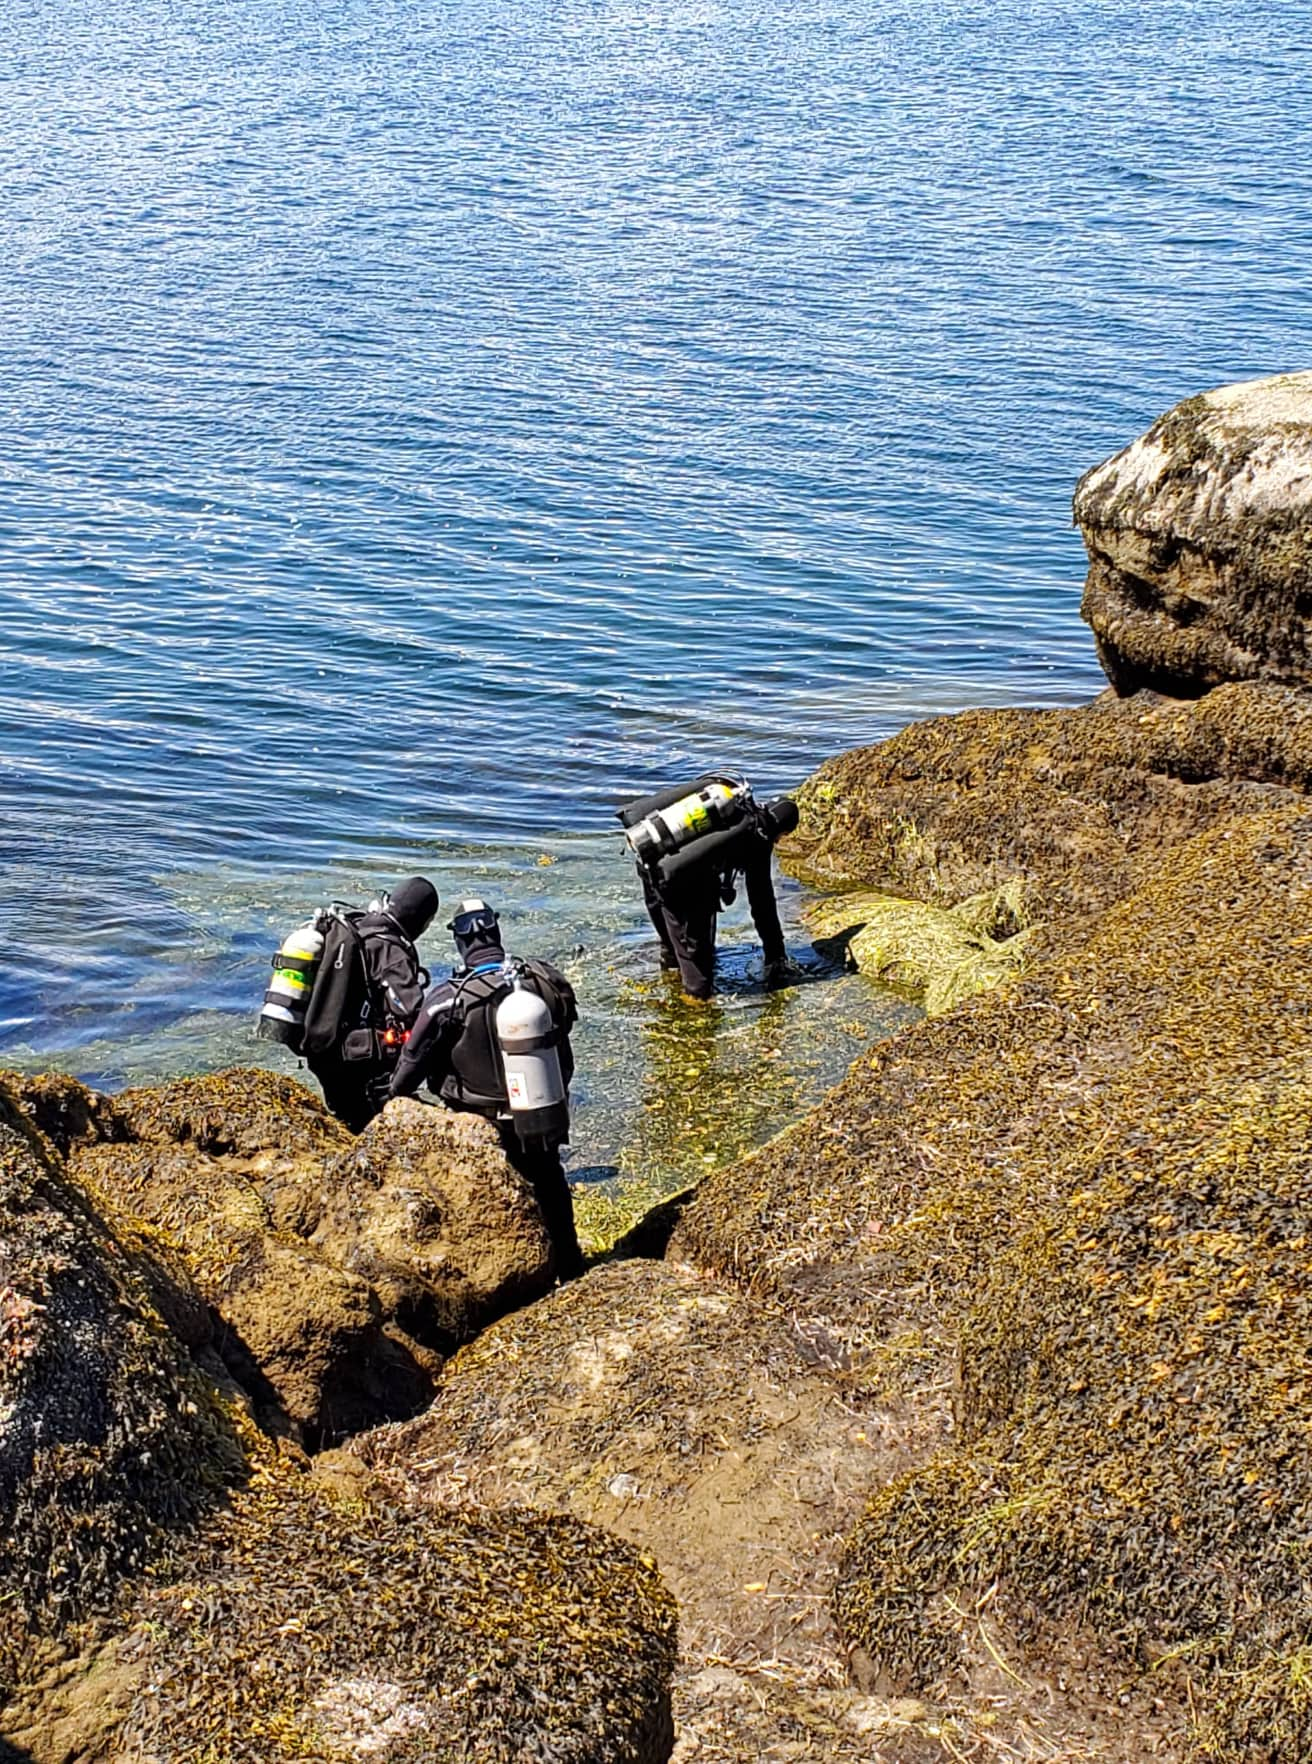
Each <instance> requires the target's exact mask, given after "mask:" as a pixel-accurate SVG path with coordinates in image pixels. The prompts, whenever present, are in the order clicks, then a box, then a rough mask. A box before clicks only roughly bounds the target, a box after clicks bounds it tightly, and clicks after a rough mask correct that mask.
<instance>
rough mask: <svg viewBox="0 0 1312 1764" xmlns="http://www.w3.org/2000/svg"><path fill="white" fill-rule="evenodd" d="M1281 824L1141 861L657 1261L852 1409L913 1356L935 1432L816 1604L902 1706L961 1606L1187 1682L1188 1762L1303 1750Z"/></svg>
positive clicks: (1301, 859) (1290, 844) (1291, 977)
mask: <svg viewBox="0 0 1312 1764" xmlns="http://www.w3.org/2000/svg"><path fill="white" fill-rule="evenodd" d="M1310 1071H1312V810H1309V809H1308V808H1307V807H1306V806H1304V805H1301V804H1297V803H1295V804H1294V805H1293V806H1290V807H1286V808H1282V809H1280V810H1278V811H1276V812H1267V813H1243V814H1240V815H1238V816H1234V817H1231V818H1228V819H1223V820H1222V821H1220V822H1219V823H1218V824H1216V825H1215V826H1213V828H1212V829H1211V830H1210V831H1209V832H1207V833H1205V834H1203V835H1201V836H1199V837H1198V838H1196V839H1194V840H1192V841H1189V842H1188V843H1185V844H1180V845H1177V846H1174V847H1172V848H1168V849H1167V850H1166V851H1165V852H1159V853H1158V857H1157V862H1156V864H1155V866H1154V869H1153V873H1152V874H1151V876H1150V877H1149V878H1148V879H1147V880H1145V883H1144V885H1143V886H1142V887H1141V888H1140V889H1139V890H1138V892H1136V893H1134V894H1132V895H1130V896H1129V897H1128V898H1126V899H1124V900H1122V901H1121V902H1120V903H1119V904H1118V905H1116V906H1114V907H1113V908H1112V909H1111V910H1110V911H1108V912H1106V913H1105V914H1104V915H1102V916H1101V917H1100V918H1099V919H1097V920H1095V921H1092V922H1090V921H1076V920H1069V919H1068V920H1066V921H1064V922H1063V923H1061V924H1059V925H1056V926H1052V927H1050V928H1049V931H1048V934H1047V942H1046V945H1045V952H1044V959H1043V960H1041V961H1037V962H1035V964H1034V965H1033V966H1032V967H1031V968H1030V969H1029V971H1028V972H1027V973H1026V974H1025V975H1024V976H1023V977H1022V978H1021V979H1020V980H1019V981H1017V982H1016V983H1015V984H1013V985H1011V986H1009V987H1006V988H1003V989H1001V990H998V991H995V992H992V993H986V994H982V995H980V996H977V997H975V998H973V999H971V1000H970V1001H968V1002H967V1003H966V1004H965V1005H963V1006H961V1007H959V1008H958V1009H957V1010H955V1011H953V1012H949V1013H947V1014H945V1015H943V1016H941V1017H938V1018H935V1019H933V1020H932V1021H927V1022H925V1023H923V1024H919V1025H916V1026H913V1027H912V1028H910V1029H907V1030H904V1031H903V1032H902V1033H901V1034H900V1035H898V1036H896V1037H895V1038H893V1039H892V1040H891V1041H889V1042H887V1043H884V1044H883V1045H882V1046H880V1047H878V1048H875V1049H873V1050H872V1051H871V1053H870V1055H869V1056H868V1057H867V1058H866V1059H864V1060H862V1061H860V1062H858V1063H857V1065H856V1066H855V1067H854V1068H853V1071H852V1074H851V1075H850V1076H849V1078H848V1079H847V1080H846V1081H845V1082H844V1083H843V1084H842V1085H840V1086H839V1087H838V1088H837V1089H836V1090H835V1091H833V1092H831V1094H830V1096H829V1098H828V1099H827V1100H826V1102H825V1104H824V1105H822V1107H821V1108H820V1109H818V1110H817V1111H815V1112H814V1114H813V1115H812V1116H811V1117H810V1118H809V1119H808V1120H807V1121H806V1122H804V1123H802V1124H800V1125H799V1126H797V1127H795V1128H793V1129H792V1130H791V1131H790V1132H789V1133H787V1134H786V1135H785V1136H784V1137H783V1138H782V1139H781V1140H780V1141H779V1142H777V1143H776V1144H774V1145H772V1146H770V1147H767V1148H765V1149H764V1150H763V1151H761V1152H759V1153H757V1154H755V1155H754V1156H753V1157H751V1158H749V1159H747V1160H744V1162H742V1163H741V1164H739V1165H738V1166H736V1167H735V1168H734V1169H732V1170H728V1171H724V1172H719V1173H717V1174H715V1175H714V1176H711V1177H709V1178H708V1179H707V1180H706V1181H705V1182H704V1183H703V1184H702V1185H701V1188H700V1189H699V1192H698V1195H697V1197H696V1198H695V1200H694V1201H693V1202H692V1204H691V1205H690V1206H689V1208H688V1209H687V1211H686V1212H685V1214H684V1216H683V1219H682V1220H681V1222H680V1224H679V1227H678V1229H677V1231H676V1234H675V1238H674V1243H673V1245H672V1253H674V1254H678V1255H683V1256H687V1257H691V1258H693V1259H695V1260H697V1261H698V1262H700V1263H701V1264H702V1265H705V1266H710V1267H713V1268H719V1269H722V1270H723V1271H725V1272H726V1273H730V1274H736V1275H737V1276H738V1277H739V1278H750V1280H751V1281H752V1283H753V1284H754V1286H755V1287H757V1288H758V1289H760V1290H763V1291H765V1292H767V1293H769V1294H771V1295H773V1296H775V1297H776V1298H777V1299H779V1300H780V1301H783V1302H788V1303H791V1304H794V1305H796V1306H798V1307H799V1308H800V1307H802V1306H805V1307H806V1310H807V1314H808V1315H809V1316H811V1317H812V1318H815V1319H819V1320H823V1321H824V1323H825V1325H826V1327H827V1328H829V1330H830V1331H831V1333H833V1334H834V1335H835V1336H836V1337H837V1338H838V1339H840V1340H842V1341H843V1342H844V1343H845V1345H846V1346H847V1348H848V1351H849V1353H850V1354H851V1356H852V1358H853V1361H854V1370H853V1374H852V1377H853V1379H854V1381H855V1386H856V1387H861V1386H864V1387H866V1388H871V1387H882V1386H885V1385H886V1386H889V1387H891V1388H894V1389H897V1388H903V1389H905V1388H908V1386H910V1387H913V1388H914V1386H915V1384H916V1383H917V1381H919V1380H921V1379H923V1378H924V1376H925V1362H924V1358H923V1353H918V1354H917V1355H916V1356H913V1357H912V1362H911V1364H910V1366H909V1367H905V1368H904V1367H903V1366H902V1365H901V1364H900V1363H899V1359H898V1356H897V1355H896V1354H895V1353H894V1352H892V1351H891V1348H892V1346H893V1345H894V1344H896V1343H898V1342H901V1341H906V1340H908V1339H914V1340H916V1341H917V1342H918V1343H919V1344H921V1347H922V1349H923V1348H925V1347H929V1348H931V1349H933V1348H935V1347H936V1349H937V1368H938V1376H939V1377H940V1378H950V1379H951V1380H952V1382H953V1383H954V1384H955V1387H956V1390H957V1402H958V1429H957V1432H956V1435H955V1436H954V1437H953V1439H951V1440H950V1441H947V1442H945V1444H944V1447H943V1449H942V1451H941V1452H940V1454H939V1455H938V1456H937V1457H935V1458H933V1459H931V1460H930V1461H929V1462H928V1463H927V1464H926V1465H925V1466H924V1467H923V1468H921V1469H919V1470H913V1471H911V1472H909V1473H908V1474H907V1476H905V1477H904V1478H902V1479H901V1481H899V1482H897V1483H894V1484H892V1485H890V1486H888V1487H886V1488H884V1489H883V1490H881V1491H880V1492H879V1493H878V1494H877V1495H876V1496H875V1498H874V1500H873V1502H872V1503H871V1506H870V1508H869V1510H868V1513H867V1516H866V1518H865V1520H864V1521H863V1523H862V1524H861V1526H860V1527H858V1529H857V1530H856V1532H855V1533H854V1534H853V1536H852V1538H851V1540H850V1543H849V1548H848V1552H847V1557H846V1563H845V1568H844V1573H843V1578H842V1582H841V1585H840V1590H839V1593H838V1597H837V1601H836V1608H837V1611H838V1614H839V1616H840V1619H841V1622H842V1624H843V1626H844V1628H845V1630H846V1632H847V1635H848V1638H849V1640H850V1642H851V1643H852V1644H853V1645H854V1646H855V1647H857V1648H859V1649H860V1650H861V1651H862V1652H863V1653H864V1654H865V1655H867V1656H868V1657H869V1658H870V1660H871V1661H872V1662H874V1664H875V1665H876V1666H877V1667H878V1666H882V1667H884V1668H885V1669H886V1670H888V1671H890V1672H892V1673H893V1674H894V1675H895V1676H897V1677H898V1678H900V1679H901V1680H902V1681H903V1682H905V1683H908V1684H913V1685H929V1684H934V1683H936V1682H938V1681H939V1680H940V1679H941V1678H942V1677H943V1676H944V1675H947V1676H950V1675H952V1674H953V1673H954V1672H955V1671H957V1670H958V1669H959V1652H960V1647H961V1637H960V1633H959V1625H958V1624H957V1623H956V1622H955V1621H954V1619H953V1607H954V1606H955V1607H958V1608H962V1607H963V1606H964V1608H967V1609H972V1608H975V1607H976V1606H977V1605H978V1604H979V1602H980V1601H981V1600H989V1601H991V1603H990V1607H989V1608H990V1610H993V1611H997V1612H999V1613H1005V1615H1006V1618H1007V1621H1008V1623H1009V1624H1011V1625H1012V1626H1013V1629H1014V1632H1015V1633H1016V1634H1017V1635H1019V1636H1020V1637H1021V1638H1022V1639H1023V1640H1024V1641H1025V1645H1026V1646H1027V1647H1030V1648H1032V1649H1033V1650H1034V1651H1035V1652H1036V1653H1039V1654H1042V1652H1043V1651H1044V1649H1045V1647H1046V1646H1047V1638H1050V1637H1051V1636H1052V1635H1053V1633H1054V1629H1060V1630H1064V1632H1065V1633H1070V1632H1071V1630H1072V1628H1076V1629H1078V1628H1079V1627H1080V1626H1087V1628H1088V1630H1089V1631H1091V1633H1092V1634H1093V1635H1094V1636H1095V1638H1096V1639H1097V1641H1098V1642H1099V1643H1100V1644H1101V1645H1105V1646H1108V1647H1111V1648H1113V1649H1114V1650H1117V1651H1119V1653H1120V1656H1121V1658H1123V1659H1124V1660H1125V1662H1126V1672H1127V1674H1129V1675H1131V1676H1132V1675H1133V1674H1134V1673H1135V1672H1136V1671H1138V1672H1141V1673H1146V1674H1150V1675H1151V1676H1152V1679H1153V1682H1155V1683H1158V1684H1160V1685H1161V1686H1162V1687H1163V1689H1164V1692H1165V1690H1166V1689H1167V1688H1168V1687H1170V1686H1172V1685H1173V1686H1175V1687H1176V1690H1177V1691H1178V1690H1179V1686H1180V1682H1181V1679H1182V1678H1187V1679H1189V1680H1191V1681H1192V1683H1193V1685H1194V1692H1193V1706H1194V1707H1195V1708H1196V1709H1197V1711H1199V1713H1198V1715H1197V1717H1196V1722H1195V1725H1194V1732H1193V1743H1194V1748H1195V1753H1196V1755H1197V1756H1199V1757H1206V1758H1209V1759H1214V1760H1217V1761H1219V1764H1251V1761H1252V1760H1254V1759H1264V1760H1265V1759H1276V1758H1280V1759H1283V1758H1287V1757H1288V1758H1292V1757H1300V1756H1308V1755H1312V1725H1309V1714H1308V1710H1309V1698H1308V1695H1307V1684H1306V1651H1305V1650H1306V1646H1307V1628H1306V1599H1305V1593H1304V1591H1303V1588H1304V1586H1305V1583H1306V1579H1307V1574H1308V1567H1309V1550H1310V1549H1312V1451H1309V1439H1308V1429H1307V1419H1306V1417H1307V1406H1308V1398H1309V1395H1312V1386H1310V1385H1309V1383H1308V1379H1307V1372H1306V1342H1307V1337H1308V1331H1309V1327H1310V1326H1312V1231H1309V1228H1308V1219H1309V1216H1310V1214H1312V1138H1310V1137H1309V1134H1308V1128H1307V1123H1308V1119H1309V1112H1310V1111H1312V1079H1310V1078H1309V1072H1310Z"/></svg>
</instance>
